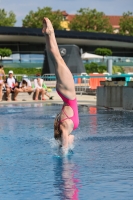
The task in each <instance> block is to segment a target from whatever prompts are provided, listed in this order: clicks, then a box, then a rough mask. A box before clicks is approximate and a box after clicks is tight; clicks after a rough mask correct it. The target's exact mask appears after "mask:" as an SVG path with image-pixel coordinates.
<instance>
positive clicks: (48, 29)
mask: <svg viewBox="0 0 133 200" xmlns="http://www.w3.org/2000/svg"><path fill="white" fill-rule="evenodd" d="M42 33H44V34H46V35H51V34H52V33H54V29H53V25H52V23H51V21H50V20H49V19H48V18H46V17H44V19H43V29H42Z"/></svg>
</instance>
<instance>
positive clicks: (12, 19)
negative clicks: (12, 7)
mask: <svg viewBox="0 0 133 200" xmlns="http://www.w3.org/2000/svg"><path fill="white" fill-rule="evenodd" d="M15 23H16V15H15V14H14V13H13V12H12V11H10V12H9V13H7V12H6V11H5V10H4V9H0V26H14V25H15Z"/></svg>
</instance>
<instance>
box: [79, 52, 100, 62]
mask: <svg viewBox="0 0 133 200" xmlns="http://www.w3.org/2000/svg"><path fill="white" fill-rule="evenodd" d="M81 58H82V60H89V59H95V58H100V59H102V58H103V56H99V55H96V54H92V53H87V52H85V53H83V54H82V55H81Z"/></svg>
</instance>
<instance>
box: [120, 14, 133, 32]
mask: <svg viewBox="0 0 133 200" xmlns="http://www.w3.org/2000/svg"><path fill="white" fill-rule="evenodd" d="M119 25H120V33H121V34H123V35H133V13H132V12H129V11H128V12H127V13H123V16H122V18H121V19H120V23H119Z"/></svg>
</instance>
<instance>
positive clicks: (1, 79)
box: [0, 64, 6, 101]
mask: <svg viewBox="0 0 133 200" xmlns="http://www.w3.org/2000/svg"><path fill="white" fill-rule="evenodd" d="M5 78H6V76H5V71H4V69H3V65H1V64H0V101H2V89H3V84H4V81H5Z"/></svg>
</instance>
